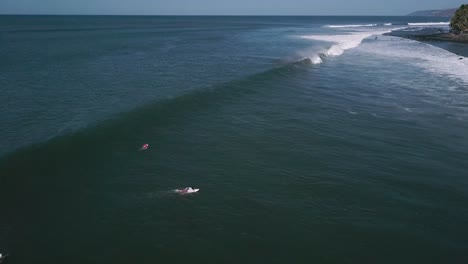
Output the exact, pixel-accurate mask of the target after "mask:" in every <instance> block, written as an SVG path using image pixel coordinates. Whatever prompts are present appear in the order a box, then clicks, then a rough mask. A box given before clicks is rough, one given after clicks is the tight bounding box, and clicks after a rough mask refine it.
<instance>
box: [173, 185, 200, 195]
mask: <svg viewBox="0 0 468 264" xmlns="http://www.w3.org/2000/svg"><path fill="white" fill-rule="evenodd" d="M198 190H200V189H193V188H192V187H186V188H183V189H176V190H175V192H176V193H179V194H189V193H196V192H198Z"/></svg>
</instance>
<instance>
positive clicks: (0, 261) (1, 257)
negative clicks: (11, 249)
mask: <svg viewBox="0 0 468 264" xmlns="http://www.w3.org/2000/svg"><path fill="white" fill-rule="evenodd" d="M6 257H8V254H6V255H2V253H0V263H3V261H4V260H5V258H6Z"/></svg>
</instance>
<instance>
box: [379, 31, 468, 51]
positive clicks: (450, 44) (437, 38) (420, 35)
mask: <svg viewBox="0 0 468 264" xmlns="http://www.w3.org/2000/svg"><path fill="white" fill-rule="evenodd" d="M384 35H387V36H396V37H401V38H406V39H411V40H416V41H421V42H425V43H428V44H431V45H434V46H437V47H439V48H442V49H445V50H447V51H450V52H452V53H455V54H457V55H460V56H464V57H468V49H467V47H468V34H463V35H456V34H453V33H450V32H448V30H444V29H440V28H437V29H436V28H431V29H422V30H420V31H392V32H390V33H385V34H384Z"/></svg>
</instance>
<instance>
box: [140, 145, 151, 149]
mask: <svg viewBox="0 0 468 264" xmlns="http://www.w3.org/2000/svg"><path fill="white" fill-rule="evenodd" d="M148 147H149V144H143V146H141V148H140V150H147V149H148Z"/></svg>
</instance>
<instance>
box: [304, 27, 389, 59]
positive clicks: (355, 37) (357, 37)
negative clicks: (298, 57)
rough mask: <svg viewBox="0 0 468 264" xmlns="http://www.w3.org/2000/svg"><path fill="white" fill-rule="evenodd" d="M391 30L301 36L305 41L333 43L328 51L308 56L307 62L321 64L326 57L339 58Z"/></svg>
mask: <svg viewBox="0 0 468 264" xmlns="http://www.w3.org/2000/svg"><path fill="white" fill-rule="evenodd" d="M388 32H390V30H386V31H368V32H354V33H349V34H342V35H306V36H300V37H301V38H303V39H310V40H318V41H324V42H333V43H335V44H333V45H332V46H330V47H329V48H328V49H327V50H325V51H323V52H318V53H316V54H313V55H312V56H308V57H307V58H305V60H308V61H310V62H311V63H313V64H319V63H322V62H323V59H324V58H325V57H329V56H339V55H341V54H343V52H344V51H345V50H349V49H353V48H356V47H357V46H359V44H361V42H362V41H363V40H364V39H366V38H368V37H370V36H373V35H382V34H384V33H388Z"/></svg>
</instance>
